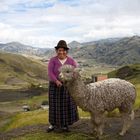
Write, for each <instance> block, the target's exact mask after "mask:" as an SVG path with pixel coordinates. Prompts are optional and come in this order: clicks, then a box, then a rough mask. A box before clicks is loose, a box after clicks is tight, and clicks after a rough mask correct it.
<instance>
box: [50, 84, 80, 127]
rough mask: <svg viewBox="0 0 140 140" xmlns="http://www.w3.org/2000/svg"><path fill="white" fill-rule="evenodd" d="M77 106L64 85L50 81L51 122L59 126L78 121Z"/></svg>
mask: <svg viewBox="0 0 140 140" xmlns="http://www.w3.org/2000/svg"><path fill="white" fill-rule="evenodd" d="M78 119H79V116H78V111H77V106H76V104H75V102H74V100H73V99H72V97H71V96H70V95H69V93H68V91H67V90H66V88H65V87H64V86H61V87H57V86H56V84H55V83H53V82H50V83H49V122H50V123H51V124H52V125H56V126H57V127H63V126H68V125H72V124H73V123H74V122H76V121H78Z"/></svg>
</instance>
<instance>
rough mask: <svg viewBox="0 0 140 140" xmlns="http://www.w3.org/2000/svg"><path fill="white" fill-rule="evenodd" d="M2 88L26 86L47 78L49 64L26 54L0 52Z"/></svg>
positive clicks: (0, 80) (0, 81) (0, 85)
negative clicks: (27, 56) (29, 57)
mask: <svg viewBox="0 0 140 140" xmlns="http://www.w3.org/2000/svg"><path fill="white" fill-rule="evenodd" d="M0 73H1V74H0V89H2V88H6V89H7V88H8V87H9V88H10V87H11V88H13V87H16V86H17V87H26V86H29V85H31V84H37V83H42V82H45V81H46V80H47V66H46V65H44V64H43V63H41V62H38V61H33V60H31V59H28V58H26V57H24V56H21V55H17V54H11V53H1V52H0Z"/></svg>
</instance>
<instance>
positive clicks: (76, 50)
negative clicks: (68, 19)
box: [0, 36, 140, 65]
mask: <svg viewBox="0 0 140 140" xmlns="http://www.w3.org/2000/svg"><path fill="white" fill-rule="evenodd" d="M68 46H69V48H70V50H69V54H70V56H72V57H74V58H75V59H76V60H77V61H79V60H80V63H81V62H82V63H83V61H85V62H86V63H87V62H88V63H91V61H93V62H95V63H98V64H99V63H104V64H109V65H127V64H134V63H140V37H139V36H133V37H124V38H108V39H101V40H98V41H91V42H83V43H80V42H77V41H72V42H70V43H69V44H68ZM0 51H2V52H11V53H18V54H27V55H36V56H41V57H42V58H43V60H42V61H48V59H50V57H52V56H54V55H55V49H54V48H52V49H50V48H35V47H32V46H28V45H24V44H21V43H18V42H11V43H7V44H0ZM89 61H90V62H89ZM84 65H87V64H84ZM91 65H93V64H91Z"/></svg>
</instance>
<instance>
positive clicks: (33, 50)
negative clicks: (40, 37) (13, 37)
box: [0, 42, 49, 56]
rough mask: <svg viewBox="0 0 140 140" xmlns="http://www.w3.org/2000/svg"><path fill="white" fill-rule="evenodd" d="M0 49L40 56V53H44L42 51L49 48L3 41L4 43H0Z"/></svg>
mask: <svg viewBox="0 0 140 140" xmlns="http://www.w3.org/2000/svg"><path fill="white" fill-rule="evenodd" d="M0 51H2V52H9V53H16V54H26V55H36V56H41V55H44V52H47V51H49V49H48V48H39V47H38V48H37V47H32V46H29V45H24V44H22V43H19V42H9V43H5V44H2V43H0Z"/></svg>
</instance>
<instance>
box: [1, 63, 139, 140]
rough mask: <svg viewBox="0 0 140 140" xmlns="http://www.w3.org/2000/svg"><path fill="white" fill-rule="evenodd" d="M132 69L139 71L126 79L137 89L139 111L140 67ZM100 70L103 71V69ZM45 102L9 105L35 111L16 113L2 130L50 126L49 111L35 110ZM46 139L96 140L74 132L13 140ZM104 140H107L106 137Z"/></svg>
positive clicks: (30, 136) (136, 104) (35, 135)
mask: <svg viewBox="0 0 140 140" xmlns="http://www.w3.org/2000/svg"><path fill="white" fill-rule="evenodd" d="M132 68H133V69H137V71H135V73H134V75H132V76H131V77H126V79H127V80H129V81H130V82H132V83H133V84H134V85H135V87H136V90H137V99H136V102H135V105H134V108H135V109H138V108H140V74H139V65H133V66H132ZM99 69H101V67H100V68H99ZM99 69H96V70H95V71H94V73H95V72H97V71H98V70H99ZM111 69H112V68H111ZM111 69H110V68H109V69H106V70H105V71H106V72H107V71H110V70H111ZM91 71H92V70H91V69H89V71H88V73H87V75H90V74H92V73H91ZM98 72H99V71H98ZM111 74H112V75H113V76H112V77H115V74H116V71H113V72H112V73H111ZM43 100H48V97H47V95H43V96H38V97H33V98H30V99H28V100H20V101H18V102H11V103H9V107H10V105H14V104H15V106H16V105H17V104H18V105H23V104H29V105H30V106H32V107H33V110H32V111H30V112H19V113H16V114H15V115H14V116H12V117H11V119H10V121H9V122H8V123H7V124H6V125H5V126H3V127H2V128H1V129H0V130H1V131H8V130H12V129H14V128H22V127H24V126H30V125H37V124H46V125H47V124H48V110H42V109H38V110H36V109H35V108H34V105H35V104H36V106H38V105H40V104H41V103H42V101H43ZM7 104H8V103H7ZM3 106H4V105H3ZM0 107H2V104H0ZM78 111H79V115H80V117H81V118H82V117H89V116H90V115H89V113H87V112H84V111H82V110H81V109H78ZM116 112H117V113H118V111H117V110H115V111H114V112H113V113H112V114H113V115H116V114H117V113H116ZM112 114H109V116H113V115H112ZM44 139H50V140H90V139H92V140H94V138H92V137H90V136H88V135H86V134H82V133H74V132H70V133H68V134H56V133H51V134H47V133H45V132H38V133H33V134H27V135H24V136H21V137H18V138H13V139H12V140H44ZM103 139H104V140H106V138H105V137H104V138H103ZM107 139H108V138H107ZM110 140H112V139H110ZM114 140H118V138H115V137H114Z"/></svg>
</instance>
